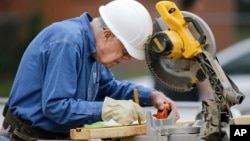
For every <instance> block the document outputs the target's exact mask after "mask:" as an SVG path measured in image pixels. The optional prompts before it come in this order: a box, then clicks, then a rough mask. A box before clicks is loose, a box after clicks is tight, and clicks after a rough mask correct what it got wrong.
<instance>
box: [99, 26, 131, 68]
mask: <svg viewBox="0 0 250 141" xmlns="http://www.w3.org/2000/svg"><path fill="white" fill-rule="evenodd" d="M96 46H97V47H96V50H97V53H96V60H97V61H98V62H100V63H101V64H103V65H104V66H106V67H108V68H111V67H113V66H115V65H118V64H119V63H121V62H122V61H126V60H130V59H131V56H130V55H129V54H128V52H127V50H126V48H125V47H124V46H123V44H122V43H121V42H120V40H119V39H117V38H116V37H115V35H114V34H113V33H112V32H111V31H110V30H108V29H105V30H103V34H102V36H101V38H100V39H98V41H97V43H96Z"/></svg>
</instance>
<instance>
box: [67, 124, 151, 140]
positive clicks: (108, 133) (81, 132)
mask: <svg viewBox="0 0 250 141" xmlns="http://www.w3.org/2000/svg"><path fill="white" fill-rule="evenodd" d="M143 134H146V124H141V125H131V126H115V127H107V128H94V129H88V128H78V129H71V130H70V137H71V139H105V138H116V137H128V136H136V135H143Z"/></svg>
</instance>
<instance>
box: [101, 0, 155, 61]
mask: <svg viewBox="0 0 250 141" xmlns="http://www.w3.org/2000/svg"><path fill="white" fill-rule="evenodd" d="M99 12H100V16H101V18H102V19H103V21H104V22H105V24H106V25H107V27H108V28H109V29H110V30H111V31H112V32H113V34H114V35H115V36H116V37H117V38H118V39H119V40H120V41H121V42H122V44H123V45H124V47H125V48H126V50H127V51H128V53H129V54H130V55H131V56H132V57H134V58H136V59H139V60H143V59H145V51H144V50H145V47H144V44H145V43H146V41H147V40H148V38H149V36H150V35H151V34H152V30H153V24H152V19H151V16H150V14H149V13H148V11H147V9H146V8H145V7H144V6H143V5H142V4H141V3H139V2H137V1H135V0H113V1H111V2H109V3H108V4H107V5H105V6H100V8H99Z"/></svg>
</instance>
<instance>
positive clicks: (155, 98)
mask: <svg viewBox="0 0 250 141" xmlns="http://www.w3.org/2000/svg"><path fill="white" fill-rule="evenodd" d="M151 100H152V104H153V106H154V107H155V108H156V109H158V110H163V108H164V104H165V103H169V104H170V105H171V108H172V111H174V112H175V115H176V120H178V119H179V118H180V115H179V112H178V111H177V108H176V105H175V102H174V101H173V100H172V99H170V98H168V97H166V96H165V95H164V94H163V93H162V92H159V91H153V92H152V94H151Z"/></svg>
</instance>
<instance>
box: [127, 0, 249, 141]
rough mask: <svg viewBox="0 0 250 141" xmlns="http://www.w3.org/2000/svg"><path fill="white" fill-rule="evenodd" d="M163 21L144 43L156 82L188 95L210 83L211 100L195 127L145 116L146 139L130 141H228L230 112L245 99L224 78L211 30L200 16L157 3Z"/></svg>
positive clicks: (133, 138)
mask: <svg viewBox="0 0 250 141" xmlns="http://www.w3.org/2000/svg"><path fill="white" fill-rule="evenodd" d="M156 9H157V10H158V12H159V14H160V16H161V17H160V18H157V19H155V22H154V33H153V35H152V37H151V38H150V40H149V42H148V43H147V44H146V50H145V53H146V62H147V64H148V68H149V70H150V72H151V73H152V75H153V77H154V78H155V79H156V80H157V81H159V82H160V83H161V84H162V85H164V86H165V87H167V88H169V89H171V90H174V91H180V92H182V91H183V92H184V91H190V90H191V89H193V88H194V87H195V86H196V85H197V83H199V82H202V81H204V80H205V79H208V80H209V83H210V85H211V88H212V90H213V99H208V100H205V101H202V109H201V111H200V113H199V114H197V117H196V119H195V122H194V123H192V124H190V125H189V126H187V127H182V128H178V127H176V126H174V125H175V124H174V123H175V120H173V119H172V118H169V117H168V118H165V119H164V118H163V119H157V118H154V117H153V116H152V114H151V113H150V112H147V114H146V115H147V133H146V135H141V136H136V137H130V138H127V139H123V140H124V141H125V140H130V141H180V140H186V141H201V140H208V141H217V140H218V141H219V140H220V141H227V140H229V125H231V124H234V121H233V117H232V113H231V111H230V107H231V106H233V105H235V104H240V103H241V102H242V101H243V99H244V95H243V94H242V93H241V92H240V91H239V89H238V88H237V86H236V85H235V84H234V82H233V81H231V80H230V78H229V77H228V76H227V75H226V74H225V73H224V71H223V70H222V68H221V66H220V65H219V63H218V60H217V58H216V43H215V39H214V36H213V33H212V31H211V30H210V28H209V26H208V25H207V24H206V22H204V21H203V20H202V19H201V18H200V17H199V16H197V15H195V14H193V13H190V12H187V11H180V10H179V9H178V7H177V6H176V4H175V3H174V2H171V1H160V2H158V3H157V4H156Z"/></svg>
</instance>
